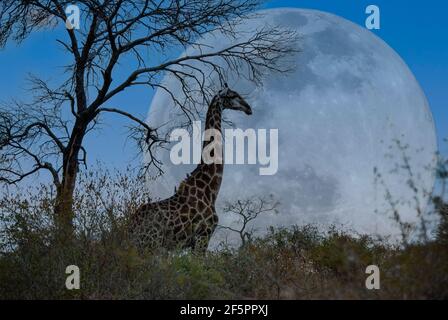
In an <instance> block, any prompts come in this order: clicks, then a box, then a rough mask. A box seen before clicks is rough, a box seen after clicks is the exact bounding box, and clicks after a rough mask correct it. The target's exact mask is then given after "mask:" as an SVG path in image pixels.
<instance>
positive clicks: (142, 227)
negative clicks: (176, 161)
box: [130, 86, 252, 252]
mask: <svg viewBox="0 0 448 320" xmlns="http://www.w3.org/2000/svg"><path fill="white" fill-rule="evenodd" d="M224 109H232V110H239V111H243V112H245V113H246V114H252V110H251V108H250V106H249V105H248V104H247V102H246V101H244V99H243V98H242V97H241V96H240V95H239V94H238V93H236V92H235V91H232V90H230V89H229V88H228V87H227V86H226V87H225V88H224V89H223V90H221V91H220V92H219V93H218V94H217V95H215V97H214V98H213V99H212V102H211V103H210V105H209V108H208V111H207V117H206V122H205V129H206V130H207V129H214V130H217V131H219V133H221V118H222V111H223V110H224ZM210 140H211V141H205V142H204V143H203V147H202V149H203V150H204V148H205V147H206V146H207V145H208V144H209V143H211V142H212V141H213V140H212V139H210ZM217 143H218V146H219V147H220V148H221V150H222V140H221V141H217ZM223 170H224V165H223V163H222V161H221V163H211V164H207V163H206V162H205V161H204V159H202V160H201V163H200V164H199V165H198V166H197V167H196V169H195V170H194V171H193V172H192V173H191V174H189V175H188V176H187V178H186V179H185V180H183V181H182V182H181V183H180V185H179V188H178V189H177V190H176V191H175V194H174V195H173V196H172V197H170V198H168V199H165V200H162V201H159V202H154V203H149V204H144V205H142V206H141V207H140V208H139V209H138V210H137V211H136V212H135V213H134V214H133V215H132V216H131V224H130V234H131V239H132V241H133V242H134V244H135V245H136V246H137V247H138V248H140V249H154V248H160V247H162V248H166V249H168V250H171V249H175V248H181V249H185V248H192V249H193V250H198V251H202V252H203V251H206V250H207V247H208V244H209V241H210V237H211V236H212V234H213V232H214V230H215V228H216V226H217V224H218V215H217V214H216V211H215V202H216V199H217V197H218V193H219V189H220V186H221V182H222V177H223Z"/></svg>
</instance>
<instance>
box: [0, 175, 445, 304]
mask: <svg viewBox="0 0 448 320" xmlns="http://www.w3.org/2000/svg"><path fill="white" fill-rule="evenodd" d="M130 177H132V175H131V174H130V173H129V172H125V173H123V174H115V175H112V174H110V173H109V172H103V173H87V174H84V175H83V177H82V179H81V181H80V183H79V187H78V190H80V191H79V192H78V194H77V198H76V202H75V203H76V208H75V211H76V238H75V239H73V241H72V243H71V245H69V246H64V247H61V246H59V245H58V244H56V243H55V242H54V239H53V234H54V227H53V223H52V221H53V219H52V207H53V203H52V190H51V189H49V188H47V187H45V186H42V187H39V188H36V190H35V192H31V193H29V192H28V193H21V192H19V191H15V192H12V191H10V192H4V193H3V197H2V198H1V200H0V221H2V222H3V224H2V227H1V229H0V299H447V298H448V242H447V236H446V235H447V234H448V223H447V221H448V217H447V212H446V204H444V203H443V201H442V200H441V199H439V202H438V204H437V205H436V208H437V210H438V213H439V214H440V216H441V220H440V221H441V222H440V225H439V229H438V232H437V236H436V237H433V238H432V239H431V240H425V241H418V242H413V243H410V244H407V245H392V244H390V243H389V242H386V241H383V240H380V239H374V238H372V237H370V236H367V235H352V234H348V233H346V232H343V231H339V230H337V229H335V228H332V229H330V230H328V231H327V232H321V231H318V229H317V228H316V227H314V226H312V225H306V226H293V227H291V228H287V229H286V228H270V229H269V231H268V233H267V234H266V235H264V236H263V237H259V238H257V237H251V238H250V241H248V242H247V243H246V244H245V245H244V246H242V247H239V248H233V247H228V246H224V245H222V246H220V247H219V249H217V250H216V251H210V252H207V254H206V255H197V254H194V253H192V252H189V251H184V252H163V251H160V252H157V253H149V252H147V253H144V254H138V253H137V251H136V250H135V248H133V247H132V246H131V245H129V244H128V241H127V236H126V232H125V229H126V228H125V227H124V226H125V225H126V216H127V213H128V212H131V211H132V210H134V209H135V208H136V207H137V206H138V205H139V204H140V203H141V202H143V201H147V200H148V195H145V194H141V192H140V189H141V188H140V186H141V184H140V183H141V181H138V179H133V178H130ZM120 190H127V192H126V193H125V194H124V193H123V192H121V191H120ZM444 208H445V209H444ZM71 264H74V265H77V266H78V267H79V268H80V271H81V289H80V290H67V289H66V287H65V280H66V277H67V275H66V274H65V268H66V267H67V266H68V265H71ZM371 264H374V265H377V266H378V267H379V269H380V273H381V278H380V279H381V289H380V290H367V289H366V287H365V280H366V278H367V276H368V275H367V274H366V273H365V270H366V267H367V266H368V265H371Z"/></svg>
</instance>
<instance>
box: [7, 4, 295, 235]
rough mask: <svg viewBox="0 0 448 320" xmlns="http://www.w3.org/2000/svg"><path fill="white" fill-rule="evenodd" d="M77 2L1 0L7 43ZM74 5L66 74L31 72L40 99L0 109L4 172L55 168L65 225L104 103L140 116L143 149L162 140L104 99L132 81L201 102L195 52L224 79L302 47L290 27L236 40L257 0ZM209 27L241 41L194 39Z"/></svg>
mask: <svg viewBox="0 0 448 320" xmlns="http://www.w3.org/2000/svg"><path fill="white" fill-rule="evenodd" d="M71 3H72V1H62V0H2V1H1V2H0V47H4V46H6V44H7V43H8V42H9V41H16V42H21V41H23V40H25V39H26V38H27V37H28V36H29V35H30V34H31V33H33V31H35V30H39V29H44V28H54V27H56V26H57V25H58V24H64V25H65V24H66V22H67V21H68V14H67V13H66V12H65V10H66V8H67V6H68V5H70V4H71ZM76 5H77V6H78V8H79V9H80V17H81V19H80V21H81V27H80V28H79V29H78V30H77V29H74V28H72V26H71V25H70V23H67V26H68V27H67V28H65V29H66V31H65V32H64V33H63V35H62V36H61V37H62V39H55V41H57V42H58V43H59V44H60V45H61V46H62V48H63V49H64V50H66V52H67V54H68V55H69V56H70V60H71V63H70V64H68V65H66V66H65V73H64V77H61V81H60V82H59V83H58V84H57V85H54V86H50V85H49V84H48V83H47V82H46V81H45V80H43V79H40V78H38V77H32V78H31V79H30V80H31V83H32V92H33V100H32V101H31V102H26V103H25V102H18V101H15V102H14V103H11V104H8V105H4V106H3V107H1V109H0V152H1V153H0V159H1V163H0V181H1V182H5V183H7V184H15V183H18V182H20V181H22V180H23V179H25V178H26V177H28V176H30V175H33V174H35V173H37V172H40V171H47V172H48V173H50V175H51V177H52V179H53V182H54V185H55V188H56V191H57V192H56V197H55V201H56V202H55V222H56V225H57V226H58V228H59V229H60V230H62V231H64V233H65V232H68V234H69V233H70V232H72V227H73V226H72V223H73V222H72V221H73V210H72V205H73V193H74V190H75V185H76V179H77V172H78V171H79V170H80V166H81V165H83V164H86V155H87V150H86V149H85V148H84V140H85V137H86V135H87V134H88V133H89V132H90V131H91V130H92V129H94V128H95V125H96V124H97V123H98V119H99V116H100V115H101V114H102V113H114V114H116V115H117V116H122V117H125V118H127V119H128V120H130V121H131V122H132V123H134V124H135V129H136V130H135V131H133V132H134V133H133V134H137V133H139V134H140V135H139V136H138V139H137V140H138V146H139V150H140V151H144V152H149V154H150V155H152V154H153V153H152V148H153V147H156V146H158V145H160V144H161V143H162V142H163V139H162V138H161V137H159V136H158V135H157V130H156V129H155V128H151V127H150V126H148V125H147V124H146V123H145V122H144V121H143V120H141V119H140V118H139V117H138V116H136V115H133V114H132V112H131V111H129V108H128V109H126V106H120V107H121V108H120V109H119V108H117V107H116V106H113V107H111V106H107V103H108V102H109V101H110V100H111V99H112V98H113V97H115V96H116V95H118V94H120V93H122V92H123V91H125V90H126V89H127V88H129V87H133V86H148V87H150V88H152V89H154V88H161V89H163V90H167V91H168V93H169V94H170V95H171V97H172V99H173V100H174V102H175V105H177V107H179V108H181V109H182V111H184V112H186V113H188V112H189V111H190V108H191V107H192V106H193V105H194V103H196V102H197V101H196V100H195V99H197V98H195V95H193V94H192V92H191V90H190V88H191V87H192V86H193V85H195V86H199V88H200V92H201V93H203V95H206V94H207V93H208V92H209V91H208V89H209V88H207V85H206V77H207V75H205V74H204V73H201V69H200V68H198V67H197V63H198V62H199V63H201V64H203V65H204V66H205V65H207V67H210V66H211V67H212V70H213V72H214V73H215V74H217V75H218V76H219V79H221V80H222V79H223V75H224V71H225V69H226V68H227V70H228V69H231V70H234V71H236V72H238V70H241V68H242V67H244V68H245V69H247V70H249V71H250V74H249V77H250V78H251V79H252V80H254V81H257V79H258V80H259V79H260V76H261V75H262V73H263V70H265V69H270V70H275V71H279V72H283V71H288V67H285V66H284V64H282V63H280V62H281V60H282V59H283V58H284V57H286V56H287V55H289V54H291V53H292V52H293V51H295V45H294V44H295V42H296V37H297V35H296V34H295V32H293V31H289V30H284V29H276V28H275V27H266V28H263V29H259V30H258V31H257V32H256V33H255V34H254V35H252V36H251V37H250V38H249V39H248V40H244V41H239V37H238V32H237V31H236V26H237V25H238V24H239V23H241V22H242V21H244V19H246V17H247V15H248V14H249V13H251V12H252V11H254V10H255V9H257V8H258V6H259V3H258V1H257V0H168V1H165V0H126V1H125V0H102V1H99V0H79V1H76ZM210 31H216V32H221V33H224V34H226V35H228V36H230V37H233V39H234V40H235V42H234V44H232V45H231V46H229V47H227V48H224V49H222V50H219V51H213V50H212V51H210V50H208V51H207V52H206V50H202V49H204V48H203V47H202V45H201V44H200V43H198V42H197V41H198V39H199V38H200V36H201V35H203V34H205V33H207V32H210ZM192 45H194V46H196V48H199V52H200V53H199V54H197V55H183V56H181V57H180V58H169V54H168V52H173V51H176V50H179V51H180V50H182V49H184V48H186V47H188V46H192ZM208 49H210V48H208ZM149 53H151V54H152V55H154V53H157V59H150V58H148V57H149V56H150V54H149ZM161 58H162V62H160V59H161ZM124 59H126V60H125V61H126V64H129V61H131V66H132V68H131V67H130V70H129V73H128V75H127V76H126V77H125V78H123V79H120V80H114V75H116V73H117V68H118V66H119V64H120V62H123V61H124ZM216 59H219V60H220V61H221V62H224V63H217V62H216ZM223 66H225V67H223ZM164 74H172V75H173V76H174V77H175V78H176V79H177V80H178V81H180V83H181V85H182V89H183V92H184V94H185V95H186V97H187V98H186V100H185V101H179V100H178V99H177V98H176V96H175V95H174V93H173V92H169V89H168V88H166V87H164V86H163V84H162V83H161V81H160V79H161V77H162V76H163V75H164ZM198 74H199V76H198ZM128 107H129V106H128ZM67 110H68V112H67ZM67 114H68V116H67ZM151 159H152V160H151V161H150V165H151V164H152V165H157V163H158V162H157V159H155V158H154V157H152V156H151Z"/></svg>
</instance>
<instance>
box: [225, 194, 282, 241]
mask: <svg viewBox="0 0 448 320" xmlns="http://www.w3.org/2000/svg"><path fill="white" fill-rule="evenodd" d="M277 206H278V202H276V201H274V200H273V199H272V197H269V198H263V197H254V198H249V199H245V200H238V201H236V202H235V203H226V205H225V207H224V213H226V214H233V215H235V216H236V218H237V220H236V221H235V223H237V224H238V226H236V227H232V226H222V225H220V226H219V227H220V228H221V229H226V230H230V231H232V232H236V233H237V234H238V235H239V237H240V239H241V245H242V246H245V245H246V244H247V243H248V242H250V241H251V240H252V235H253V233H254V231H255V229H254V228H253V227H252V228H250V229H249V226H250V224H251V222H252V221H254V220H255V219H257V218H258V217H259V216H260V215H261V214H265V213H277Z"/></svg>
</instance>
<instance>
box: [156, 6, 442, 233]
mask: <svg viewBox="0 0 448 320" xmlns="http://www.w3.org/2000/svg"><path fill="white" fill-rule="evenodd" d="M267 25H268V26H276V27H278V28H288V29H294V30H297V32H298V33H299V35H300V37H299V40H298V43H297V46H298V48H299V52H297V53H294V56H293V60H294V63H295V68H294V70H293V72H291V73H288V74H281V73H275V72H272V73H267V74H265V75H264V77H263V80H262V86H255V85H254V84H253V83H251V82H249V81H248V80H245V79H243V78H238V77H237V76H236V75H234V74H230V75H229V76H228V77H229V79H228V84H229V87H230V88H231V89H233V90H235V91H237V92H239V93H240V94H242V95H243V96H244V97H246V98H247V101H248V102H249V103H250V105H251V106H252V109H253V114H252V115H251V116H247V115H245V114H242V113H239V112H235V111H231V110H226V111H225V112H224V113H225V118H227V119H229V120H231V121H232V123H233V126H234V127H236V128H241V129H243V130H244V129H247V128H254V129H259V128H261V129H268V130H269V129H278V135H279V140H278V161H279V162H278V172H277V173H276V174H275V175H271V176H261V175H259V166H257V165H230V164H229V165H226V166H225V169H224V179H223V184H222V187H221V191H220V194H219V197H218V201H217V213H218V215H219V216H220V224H221V225H229V224H231V223H232V222H233V220H234V219H235V217H233V216H230V215H228V214H225V213H224V212H223V210H222V208H223V205H224V203H226V202H227V201H229V202H233V201H236V200H238V199H245V198H249V197H253V196H267V195H272V197H273V198H274V199H276V200H277V201H278V202H279V207H278V214H275V215H265V216H260V217H259V219H258V221H257V222H256V227H257V229H258V230H260V231H263V230H265V229H266V227H267V226H284V227H288V226H291V225H303V224H308V223H311V224H316V225H318V226H321V227H328V226H330V225H342V226H344V227H345V228H347V229H349V230H352V231H355V232H359V233H367V234H374V235H383V236H384V235H391V236H394V235H397V234H398V231H399V229H398V227H397V225H396V224H395V223H394V222H393V221H392V219H391V212H392V209H393V208H396V209H397V210H398V211H399V213H400V215H401V219H402V220H403V221H407V222H410V223H416V222H417V221H418V219H417V208H419V209H420V210H423V211H424V210H425V208H426V205H427V203H428V199H429V196H428V194H429V193H430V192H431V191H432V188H433V185H434V175H433V171H432V170H431V168H433V166H434V164H435V154H436V150H437V145H436V135H435V129H434V123H433V119H432V115H431V112H430V110H429V106H428V102H427V100H426V98H425V95H424V93H423V91H422V89H421V88H420V86H419V84H418V82H417V80H416V79H415V77H414V76H413V74H412V72H411V71H410V70H409V68H408V67H407V66H406V64H405V62H404V61H403V60H402V59H401V58H400V57H399V55H398V54H397V53H396V52H395V51H394V50H393V49H392V48H390V47H389V46H388V45H387V44H386V43H385V42H384V41H382V40H381V39H380V38H378V37H377V36H375V35H374V34H373V33H372V32H370V31H369V30H367V29H366V28H364V27H361V26H358V25H356V24H354V23H352V22H350V21H348V20H345V19H343V18H341V17H338V16H335V15H333V14H329V13H325V12H320V11H314V10H302V9H273V10H264V11H261V12H260V14H259V15H256V16H254V17H253V18H251V19H249V20H247V21H246V22H245V23H244V24H243V25H240V26H239V27H238V28H239V29H240V30H244V31H245V32H244V34H243V35H242V38H241V39H244V37H249V36H250V30H254V32H255V30H256V29H257V28H258V29H259V28H260V27H263V26H267ZM241 39H238V41H240V40H241ZM235 41H236V40H235V39H231V38H229V37H227V36H225V35H222V34H219V33H217V32H213V33H210V34H208V35H206V36H204V37H203V38H202V39H200V42H201V43H203V44H205V45H206V46H207V48H209V50H213V51H215V50H219V49H221V48H225V47H226V46H228V45H231V44H232V43H234V42H235ZM195 50H197V49H195V48H189V49H187V53H188V54H190V53H194V52H195ZM198 66H199V65H198ZM207 81H209V82H210V83H211V84H212V85H216V87H217V89H219V88H218V86H219V81H217V79H216V78H213V77H212V78H210V79H208V80H207ZM163 84H164V86H165V87H167V88H169V89H170V90H171V91H172V92H174V93H175V94H176V96H177V97H178V98H179V99H181V98H182V97H183V93H182V89H181V86H180V84H179V82H178V81H177V80H176V79H174V78H173V77H171V76H169V75H167V76H166V77H165V79H164V80H163ZM198 108H199V110H200V111H202V114H203V115H204V114H205V110H206V108H207V106H206V105H203V106H199V107H198ZM183 121H185V118H184V115H183V113H182V112H180V111H179V110H178V108H176V107H175V106H174V103H173V101H172V99H171V97H170V96H169V95H168V94H167V93H166V92H165V91H163V90H158V91H157V92H156V94H155V96H154V98H153V100H152V104H151V106H150V110H149V115H148V123H149V124H150V125H152V126H155V127H158V128H159V131H160V132H162V133H169V132H170V131H171V130H173V129H174V128H176V127H177V126H179V124H180V123H182V122H183ZM169 153H170V152H169V147H168V149H161V150H159V151H158V152H157V157H158V158H159V159H160V160H162V162H163V170H164V172H165V173H164V175H162V176H161V177H159V178H157V180H156V181H153V180H151V181H148V186H149V188H150V189H151V191H152V194H153V195H154V197H156V198H165V197H169V196H170V195H172V194H173V192H174V187H175V186H177V185H178V184H179V183H180V181H181V180H182V179H184V178H185V176H186V174H187V173H188V172H190V171H191V170H192V169H193V168H194V165H173V164H172V163H171V161H170V157H169ZM413 183H414V184H415V185H416V189H414V188H412V184H413ZM216 237H218V235H217V236H216ZM215 240H216V239H215ZM216 241H217V240H216Z"/></svg>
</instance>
